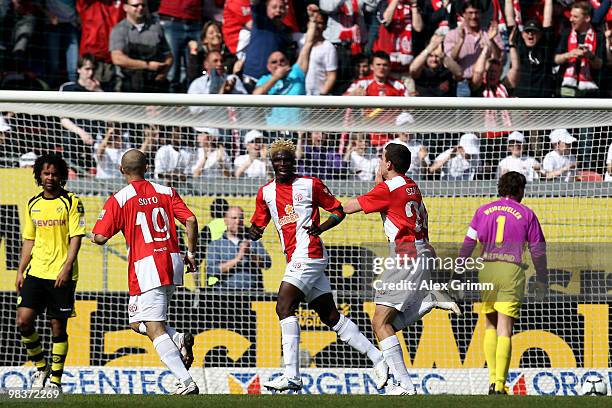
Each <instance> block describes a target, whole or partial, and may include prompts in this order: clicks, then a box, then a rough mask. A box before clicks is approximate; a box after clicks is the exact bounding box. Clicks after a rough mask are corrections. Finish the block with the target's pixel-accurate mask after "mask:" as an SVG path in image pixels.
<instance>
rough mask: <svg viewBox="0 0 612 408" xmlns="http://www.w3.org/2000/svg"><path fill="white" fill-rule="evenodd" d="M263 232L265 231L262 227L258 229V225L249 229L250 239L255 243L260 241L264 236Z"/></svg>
mask: <svg viewBox="0 0 612 408" xmlns="http://www.w3.org/2000/svg"><path fill="white" fill-rule="evenodd" d="M263 231H264V229H263V228H262V227H258V226H257V225H254V224H253V225H251V226H250V227H249V228H248V229H247V234H248V236H249V239H251V240H253V241H258V240H260V239H261V237H262V236H263Z"/></svg>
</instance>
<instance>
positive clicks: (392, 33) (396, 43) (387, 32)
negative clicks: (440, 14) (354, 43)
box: [374, 1, 414, 66]
mask: <svg viewBox="0 0 612 408" xmlns="http://www.w3.org/2000/svg"><path fill="white" fill-rule="evenodd" d="M374 51H384V52H386V53H387V54H389V56H390V57H391V62H392V63H395V64H398V65H400V66H402V65H403V66H406V65H409V64H410V63H411V62H412V60H413V58H414V56H413V55H412V7H411V6H410V4H404V2H403V1H402V2H400V4H398V5H397V7H396V8H395V11H394V12H393V16H392V17H391V22H390V24H389V25H388V26H385V25H384V24H381V25H380V27H379V29H378V38H377V39H376V42H375V43H374Z"/></svg>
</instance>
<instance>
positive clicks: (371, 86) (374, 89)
mask: <svg viewBox="0 0 612 408" xmlns="http://www.w3.org/2000/svg"><path fill="white" fill-rule="evenodd" d="M370 69H371V70H372V76H371V77H367V78H364V79H361V80H358V81H355V82H353V84H352V85H351V86H350V87H349V89H348V90H347V91H346V95H352V96H409V95H408V90H407V89H406V87H405V86H404V84H402V83H401V82H400V81H396V80H394V79H391V78H389V73H390V72H391V58H390V57H389V54H387V53H386V52H384V51H376V52H375V53H374V55H373V56H372V63H371V64H370Z"/></svg>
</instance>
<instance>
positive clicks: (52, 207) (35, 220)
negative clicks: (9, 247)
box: [23, 190, 85, 281]
mask: <svg viewBox="0 0 612 408" xmlns="http://www.w3.org/2000/svg"><path fill="white" fill-rule="evenodd" d="M77 235H85V210H84V208H83V204H82V203H81V201H80V200H79V198H78V197H77V196H76V195H74V194H73V193H71V192H69V191H66V190H62V191H61V193H60V194H59V196H57V197H56V198H45V197H43V193H40V194H38V195H36V196H34V197H32V198H31V199H30V201H29V202H28V208H27V214H26V221H25V228H24V229H23V238H24V239H28V240H33V241H34V247H33V248H32V260H31V261H30V264H29V265H28V267H27V269H26V275H31V276H36V277H39V278H42V279H53V280H55V279H57V275H58V274H59V273H60V272H61V270H62V267H63V266H64V262H66V258H67V257H68V248H69V245H70V238H72V237H74V236H77ZM78 276H79V267H78V262H77V261H76V260H75V262H74V266H73V269H72V280H74V281H76V280H77V279H78Z"/></svg>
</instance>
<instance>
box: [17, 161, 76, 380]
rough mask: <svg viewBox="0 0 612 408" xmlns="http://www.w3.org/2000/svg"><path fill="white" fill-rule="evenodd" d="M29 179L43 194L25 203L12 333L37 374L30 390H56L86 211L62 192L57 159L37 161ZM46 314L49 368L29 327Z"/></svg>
mask: <svg viewBox="0 0 612 408" xmlns="http://www.w3.org/2000/svg"><path fill="white" fill-rule="evenodd" d="M34 178H35V179H36V183H37V184H38V185H39V186H41V187H42V188H43V191H42V192H41V193H40V194H38V195H36V196H34V197H32V198H31V199H30V201H29V202H28V206H27V210H26V214H25V227H24V228H23V247H22V249H21V261H20V263H19V269H18V270H17V278H16V280H15V287H16V288H17V293H18V296H19V297H18V300H17V328H18V330H19V332H20V333H21V341H22V342H23V343H24V345H25V347H26V350H27V354H28V357H29V358H30V360H32V361H33V362H34V365H35V366H36V368H37V371H36V373H35V374H34V376H33V377H32V388H43V387H44V386H45V383H46V381H47V379H48V378H49V375H50V376H51V386H52V387H60V389H61V381H62V374H63V371H64V362H65V360H66V355H67V354H68V334H67V332H66V326H67V322H68V318H69V317H71V316H73V315H74V292H75V288H76V281H77V279H78V275H79V267H78V263H77V255H78V252H79V249H80V248H81V238H82V237H83V235H85V211H84V210H83V204H82V203H81V201H80V200H79V198H78V197H77V196H76V195H74V194H73V193H71V192H69V191H66V190H65V189H64V185H65V184H66V180H67V179H68V166H67V165H66V162H65V161H64V160H63V159H62V158H61V157H60V156H58V155H42V156H40V157H39V158H38V159H36V162H35V163H34ZM45 310H46V313H47V318H48V319H49V320H50V322H51V332H52V341H53V346H52V350H51V354H52V363H51V366H49V364H48V363H47V360H46V358H45V353H44V351H43V348H42V345H41V342H40V337H39V335H38V333H37V332H36V328H35V327H34V323H35V320H36V316H37V315H38V314H40V313H43V312H45Z"/></svg>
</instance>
